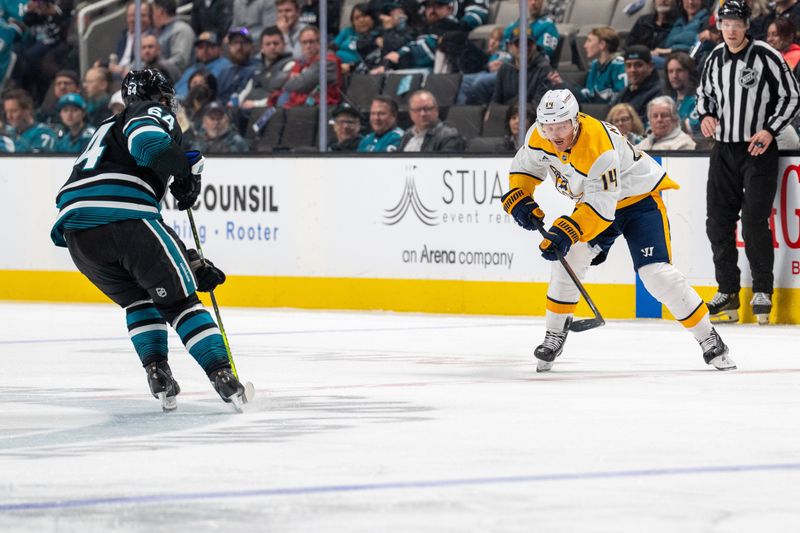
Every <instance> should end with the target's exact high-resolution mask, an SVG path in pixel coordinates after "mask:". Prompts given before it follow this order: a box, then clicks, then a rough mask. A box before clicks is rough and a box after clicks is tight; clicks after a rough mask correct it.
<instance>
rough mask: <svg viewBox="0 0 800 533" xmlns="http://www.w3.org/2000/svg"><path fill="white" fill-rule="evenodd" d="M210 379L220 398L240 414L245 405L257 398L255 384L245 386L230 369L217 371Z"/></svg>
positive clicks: (248, 383)
mask: <svg viewBox="0 0 800 533" xmlns="http://www.w3.org/2000/svg"><path fill="white" fill-rule="evenodd" d="M208 377H209V379H210V380H211V383H212V384H213V385H214V390H216V391H217V394H219V397H220V398H222V400H223V401H225V402H226V403H230V404H231V405H233V408H234V409H236V411H238V412H240V413H241V412H242V411H243V409H242V407H243V406H244V404H246V403H247V402H249V401H250V400H252V399H253V396H255V388H254V387H253V384H252V383H250V382H249V381H248V382H247V383H245V384H244V385H243V384H242V383H241V382H239V380H238V379H237V377H236V376H235V375H234V373H233V370H231V369H230V368H222V369H220V370H216V371H214V372H212V373H211V374H210V375H209V376H208Z"/></svg>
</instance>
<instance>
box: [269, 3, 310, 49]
mask: <svg viewBox="0 0 800 533" xmlns="http://www.w3.org/2000/svg"><path fill="white" fill-rule="evenodd" d="M275 8H276V9H277V11H278V19H277V20H276V21H275V25H276V26H277V27H278V29H280V30H281V32H282V33H283V40H284V41H285V42H286V48H287V49H288V50H289V51H290V52H291V53H292V56H294V58H295V59H301V58H302V57H303V49H302V46H301V45H300V32H301V31H302V30H303V28H305V27H306V26H305V24H303V23H302V22H300V5H299V4H298V3H297V0H276V1H275Z"/></svg>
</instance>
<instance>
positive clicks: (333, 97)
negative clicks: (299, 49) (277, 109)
mask: <svg viewBox="0 0 800 533" xmlns="http://www.w3.org/2000/svg"><path fill="white" fill-rule="evenodd" d="M300 43H301V44H302V46H303V57H302V58H301V59H299V60H298V61H296V62H295V64H294V66H293V67H292V70H291V72H290V73H289V79H288V80H287V81H286V83H285V84H284V85H283V89H281V90H280V91H276V92H275V93H273V94H272V95H271V96H270V99H269V105H275V106H282V107H284V108H286V109H289V108H292V107H297V106H303V105H309V106H314V105H319V98H320V93H319V69H320V66H319V64H320V61H319V56H320V43H319V30H318V29H317V28H315V27H314V26H306V27H305V28H304V29H303V31H301V32H300ZM326 64H327V78H328V96H327V103H328V105H336V104H338V103H339V102H340V101H341V98H342V70H341V63H340V61H339V58H338V57H336V54H334V53H333V52H330V51H329V52H328V54H327V61H326Z"/></svg>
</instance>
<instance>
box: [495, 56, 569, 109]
mask: <svg viewBox="0 0 800 533" xmlns="http://www.w3.org/2000/svg"><path fill="white" fill-rule="evenodd" d="M552 71H553V67H552V66H550V59H549V58H548V57H547V54H544V53H543V52H542V51H541V49H539V50H538V52H537V53H536V55H535V56H534V57H533V59H532V60H531V61H530V63H528V101H529V102H533V103H534V104H538V103H539V100H541V99H542V96H544V93H546V92H547V91H549V90H550V89H553V88H555V87H553V85H552V84H551V83H550V82H549V81H548V80H547V75H548V74H550V73H551V72H552ZM518 79H519V69H518V68H517V67H516V66H515V65H512V64H511V63H503V66H501V67H500V70H498V71H497V79H496V80H495V84H494V94H493V95H492V102H495V103H498V104H506V105H508V104H513V103H514V102H516V100H517V94H518V93H519V82H518V81H517V80H518Z"/></svg>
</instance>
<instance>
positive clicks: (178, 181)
mask: <svg viewBox="0 0 800 533" xmlns="http://www.w3.org/2000/svg"><path fill="white" fill-rule="evenodd" d="M186 159H188V160H189V165H190V166H191V171H190V174H189V175H188V176H181V177H176V178H174V179H173V180H172V184H171V185H170V186H169V190H170V192H171V193H172V195H173V196H174V197H175V199H176V200H178V209H179V210H181V211H185V210H187V209H189V208H190V207H192V206H193V205H194V204H195V202H196V201H197V197H198V196H200V176H201V175H202V173H203V164H204V163H205V158H204V157H203V154H201V153H200V152H198V151H196V150H191V151H188V152H186Z"/></svg>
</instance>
